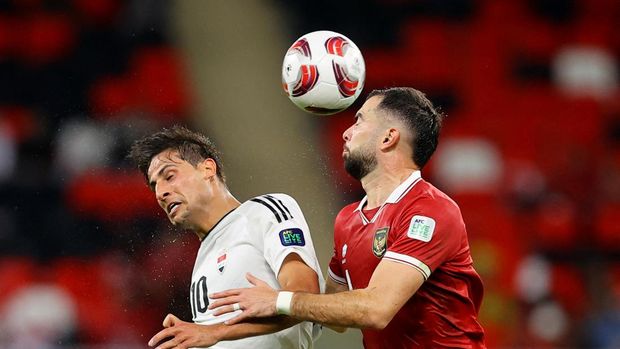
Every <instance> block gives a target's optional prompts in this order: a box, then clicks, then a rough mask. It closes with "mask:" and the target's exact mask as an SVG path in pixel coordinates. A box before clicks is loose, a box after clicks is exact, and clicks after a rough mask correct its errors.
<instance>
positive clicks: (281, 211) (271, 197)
mask: <svg viewBox="0 0 620 349" xmlns="http://www.w3.org/2000/svg"><path fill="white" fill-rule="evenodd" d="M263 197H264V198H265V199H267V200H269V201H271V203H272V204H274V205H275V206H276V208H277V209H278V210H280V213H282V217H284V220H285V221H286V220H288V216H287V215H286V212H284V210H283V209H282V207H280V205H278V203H277V202H276V200H277V199H276V198H274V197H273V196H271V195H263ZM283 206H284V205H283ZM287 211H288V210H287ZM288 214H291V213H290V212H289V213H288ZM291 218H293V217H291Z"/></svg>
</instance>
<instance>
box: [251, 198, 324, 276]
mask: <svg viewBox="0 0 620 349" xmlns="http://www.w3.org/2000/svg"><path fill="white" fill-rule="evenodd" d="M252 201H255V202H256V203H259V204H261V205H262V206H264V207H265V208H267V210H265V211H264V212H265V214H266V215H268V216H269V219H268V221H269V222H270V224H268V225H267V227H266V229H264V233H263V254H264V257H265V260H266V261H267V263H269V266H270V267H271V269H272V270H273V271H274V273H275V275H276V276H277V275H278V274H279V272H280V268H281V267H282V263H283V262H284V259H285V258H286V256H288V255H289V254H290V253H297V254H298V255H299V256H300V257H301V259H302V260H303V261H304V263H306V264H307V265H308V266H309V267H310V268H312V269H313V270H314V271H315V272H316V273H317V275H322V274H321V270H320V266H319V263H318V259H317V257H316V253H315V251H314V245H313V243H312V237H311V236H310V231H309V228H308V224H307V223H306V219H305V218H304V216H303V214H302V212H301V209H300V208H299V205H297V202H295V200H294V199H293V198H292V197H290V196H288V195H284V194H267V195H263V196H260V197H257V198H255V199H252Z"/></svg>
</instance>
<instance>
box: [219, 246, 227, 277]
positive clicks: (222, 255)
mask: <svg viewBox="0 0 620 349" xmlns="http://www.w3.org/2000/svg"><path fill="white" fill-rule="evenodd" d="M225 266H226V250H223V251H222V252H220V253H218V257H217V270H219V272H220V273H223V272H224V267H225Z"/></svg>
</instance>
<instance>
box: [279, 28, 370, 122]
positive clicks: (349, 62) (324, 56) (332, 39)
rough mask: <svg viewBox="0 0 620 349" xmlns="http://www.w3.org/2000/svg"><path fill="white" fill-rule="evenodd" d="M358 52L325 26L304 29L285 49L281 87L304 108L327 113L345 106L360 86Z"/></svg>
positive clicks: (361, 60)
mask: <svg viewBox="0 0 620 349" xmlns="http://www.w3.org/2000/svg"><path fill="white" fill-rule="evenodd" d="M365 78H366V65H365V64H364V57H362V52H361V51H360V50H359V49H358V48H357V46H356V45H355V43H353V41H351V40H350V39H349V38H347V37H346V36H344V35H342V34H339V33H336V32H333V31H328V30H320V31H315V32H312V33H308V34H306V35H304V36H302V37H300V38H299V39H297V41H295V43H294V44H293V45H292V46H291V47H290V48H289V49H288V51H286V55H285V56H284V62H283V63H282V87H283V88H284V91H285V92H286V94H287V95H288V97H289V98H290V99H291V101H293V103H295V105H297V106H298V107H299V108H301V109H302V110H304V111H307V112H310V113H314V114H321V115H329V114H334V113H337V112H339V111H342V110H344V109H346V108H347V107H348V106H350V105H351V104H352V103H353V102H354V101H355V99H356V98H357V97H358V96H359V95H360V93H361V92H362V89H363V88H364V80H365Z"/></svg>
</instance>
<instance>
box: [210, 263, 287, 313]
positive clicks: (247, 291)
mask: <svg viewBox="0 0 620 349" xmlns="http://www.w3.org/2000/svg"><path fill="white" fill-rule="evenodd" d="M246 278H247V279H248V281H249V282H250V283H251V284H252V285H254V287H250V288H237V289H232V290H227V291H222V292H217V293H214V294H211V295H210V296H209V298H211V299H217V300H216V301H214V302H211V304H209V309H216V308H217V310H215V312H214V313H213V315H221V314H226V313H231V312H233V311H236V310H237V309H235V305H237V306H238V309H241V311H242V312H241V313H240V314H239V315H237V316H236V317H234V318H232V319H230V320H228V321H226V322H224V323H225V324H226V325H233V324H236V323H239V322H242V321H243V320H245V319H247V318H251V317H268V316H274V315H277V312H276V299H277V298H278V291H276V290H274V289H273V288H271V287H270V286H269V285H268V284H267V283H266V282H264V281H262V280H261V279H258V278H256V277H255V276H254V275H252V274H250V273H247V274H246Z"/></svg>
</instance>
